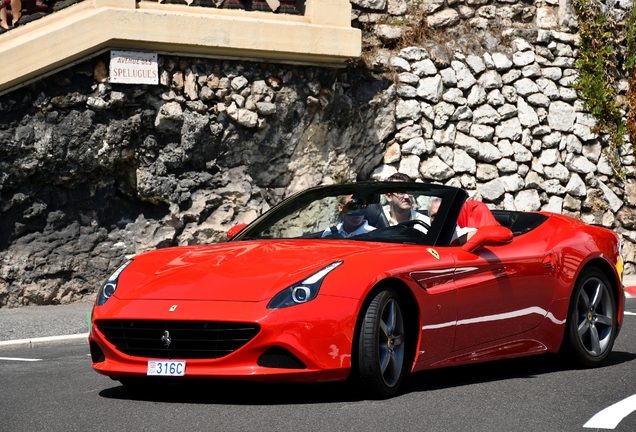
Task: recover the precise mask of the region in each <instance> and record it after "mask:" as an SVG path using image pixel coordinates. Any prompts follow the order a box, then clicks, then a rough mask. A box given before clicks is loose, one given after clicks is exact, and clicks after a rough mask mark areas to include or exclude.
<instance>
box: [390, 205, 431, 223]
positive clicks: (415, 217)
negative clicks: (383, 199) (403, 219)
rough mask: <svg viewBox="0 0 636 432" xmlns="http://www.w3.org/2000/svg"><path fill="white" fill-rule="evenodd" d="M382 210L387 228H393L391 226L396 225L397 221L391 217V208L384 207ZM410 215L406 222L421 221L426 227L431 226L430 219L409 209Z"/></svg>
mask: <svg viewBox="0 0 636 432" xmlns="http://www.w3.org/2000/svg"><path fill="white" fill-rule="evenodd" d="M382 210H383V211H384V214H385V215H387V216H388V217H387V222H388V223H389V226H393V225H397V224H398V221H397V220H395V218H394V217H393V215H392V214H391V207H390V206H388V205H386V206H384V207H382ZM410 211H411V214H410V215H409V219H408V220H421V221H422V222H424V223H426V224H427V225H430V224H431V219H430V218H429V217H428V216H426V215H423V214H422V213H418V212H416V211H415V210H413V209H411V210H410Z"/></svg>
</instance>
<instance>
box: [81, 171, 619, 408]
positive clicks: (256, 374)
mask: <svg viewBox="0 0 636 432" xmlns="http://www.w3.org/2000/svg"><path fill="white" fill-rule="evenodd" d="M466 199H467V193H466V192H465V191H463V190H461V189H457V188H452V187H448V186H441V185H432V184H423V183H406V182H365V183H355V184H341V185H333V186H324V187H316V188H313V189H309V190H306V191H304V192H301V193H299V194H297V195H295V196H293V197H291V198H289V199H287V200H285V201H283V202H282V203H280V204H279V205H277V206H276V207H274V208H273V209H271V210H270V211H268V212H267V213H265V214H263V215H262V216H261V217H259V218H258V219H257V220H255V221H254V222H253V223H251V224H249V225H247V226H244V225H243V226H237V227H234V228H233V229H231V230H230V232H229V233H228V237H229V241H228V242H226V243H223V244H215V245H196V246H187V247H174V248H167V249H161V250H156V251H153V252H148V253H144V254H141V255H139V256H136V257H135V258H134V259H132V260H130V261H128V262H126V263H125V264H123V265H122V266H121V267H120V268H119V269H117V271H116V272H115V273H114V274H113V275H112V276H110V277H109V278H108V279H107V281H106V282H105V283H104V285H103V286H102V287H101V289H100V290H99V293H98V295H97V300H96V303H95V306H94V308H93V312H92V328H91V333H90V336H89V339H90V350H91V359H92V365H93V368H94V369H95V370H96V371H97V372H99V373H101V374H104V375H107V376H109V377H111V378H113V379H115V380H119V381H121V383H123V384H124V385H127V386H142V387H143V386H145V385H151V384H156V383H158V382H163V381H165V380H169V379H172V380H183V379H188V378H198V379H201V378H210V379H245V380H264V381H278V382H281V381H296V382H324V381H337V380H346V379H350V380H351V381H352V382H353V383H355V384H354V385H356V386H358V387H359V388H360V389H362V390H363V391H364V393H363V394H364V395H365V397H372V398H386V397H390V396H393V395H394V394H395V393H396V392H397V391H398V388H399V386H400V383H401V382H402V380H403V379H404V377H405V376H406V375H407V374H408V373H410V372H415V371H420V370H424V369H431V368H439V367H445V366H453V365H461V364H465V363H472V362H476V361H488V360H497V359H505V358H511V357H519V356H528V355H535V354H543V353H557V352H563V353H566V354H568V355H569V356H570V357H571V358H572V360H573V361H575V362H578V363H579V364H581V365H584V366H588V367H593V366H596V365H599V364H601V363H602V362H603V361H604V360H605V359H606V358H607V356H608V355H609V354H610V351H611V350H612V345H613V343H614V340H615V338H616V336H617V335H618V332H619V330H620V328H621V324H622V321H623V307H624V292H623V285H622V282H621V279H622V259H621V256H620V241H619V237H618V236H617V234H616V233H614V232H613V231H611V230H609V229H606V228H603V227H599V226H591V225H586V224H584V223H582V222H581V221H579V220H576V219H572V218H569V217H565V216H562V215H558V214H551V213H544V212H536V213H524V212H516V211H503V210H493V211H492V212H490V211H489V210H488V209H486V210H485V212H486V213H487V214H482V215H478V217H472V218H471V217H470V215H468V217H467V215H466V214H465V212H467V211H476V210H478V209H479V208H480V206H479V205H470V206H469V205H465V202H466ZM467 209H468V210H467ZM481 211H482V212H483V211H484V209H483V206H482V208H481ZM471 220H472V221H476V222H473V224H474V225H479V226H468V227H463V226H459V225H458V221H471Z"/></svg>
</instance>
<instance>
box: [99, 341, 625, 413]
mask: <svg viewBox="0 0 636 432" xmlns="http://www.w3.org/2000/svg"><path fill="white" fill-rule="evenodd" d="M634 359H636V354H634V353H629V352H621V351H615V352H612V354H611V355H610V356H609V357H608V359H607V362H606V363H605V364H604V365H603V367H611V366H616V365H620V364H622V363H627V362H631V361H633V360H634ZM576 369H577V367H575V366H574V367H573V365H572V364H571V363H569V362H567V361H566V360H564V359H563V358H562V357H560V356H555V355H546V356H536V357H526V358H519V359H512V360H500V361H495V362H488V363H478V364H474V365H466V366H456V367H450V368H444V369H435V370H428V371H423V372H417V373H415V374H412V375H410V376H408V378H407V379H406V380H405V381H404V382H403V383H402V389H401V391H400V394H407V393H412V392H425V391H428V390H439V389H444V388H452V387H460V386H467V385H472V384H478V383H484V382H491V381H503V380H512V379H519V378H533V377H536V376H538V375H543V374H550V373H558V372H562V371H568V370H576ZM400 394H398V396H397V397H399V396H400ZM99 395H100V396H101V397H103V398H107V399H120V400H139V401H148V402H159V403H191V404H215V405H294V404H316V403H342V402H356V401H360V400H364V399H365V396H364V395H363V394H360V392H358V391H357V390H356V389H355V388H353V387H352V386H351V385H348V384H347V383H327V384H271V383H254V382H245V381H212V380H183V381H181V380H173V381H165V380H157V379H154V380H152V381H150V380H148V385H144V386H143V387H135V388H128V387H124V386H122V385H116V386H114V387H111V388H108V389H105V390H102V391H101V392H100V393H99Z"/></svg>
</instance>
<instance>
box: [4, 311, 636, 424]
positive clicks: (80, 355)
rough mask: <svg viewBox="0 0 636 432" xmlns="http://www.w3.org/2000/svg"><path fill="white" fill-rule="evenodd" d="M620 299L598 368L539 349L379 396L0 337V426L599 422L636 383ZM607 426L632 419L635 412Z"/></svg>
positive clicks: (634, 319) (635, 333)
mask: <svg viewBox="0 0 636 432" xmlns="http://www.w3.org/2000/svg"><path fill="white" fill-rule="evenodd" d="M627 306H628V308H627V310H628V314H627V315H626V316H625V325H624V327H623V330H622V332H621V334H620V336H619V338H618V339H617V341H616V345H615V348H614V352H613V353H612V355H611V357H610V358H609V362H608V364H607V365H606V366H604V367H602V368H598V369H592V370H585V369H574V368H571V367H569V365H567V364H564V363H563V362H561V361H559V360H558V358H555V357H552V356H550V357H546V356H541V357H533V358H526V359H517V360H510V361H501V362H494V363H486V364H477V365H470V366H463V367H456V368H449V369H443V370H435V371H426V372H421V373H418V374H414V375H413V376H411V377H410V379H409V381H408V382H407V383H406V385H405V386H404V388H403V391H402V392H401V393H400V394H399V395H398V396H397V397H395V398H393V399H390V400H386V401H368V400H364V399H362V398H360V396H359V395H357V394H355V392H353V391H351V389H350V388H348V387H347V386H345V385H341V384H329V385H267V384H249V383H237V382H197V383H193V384H185V383H184V384H177V385H171V386H169V387H168V388H166V389H163V390H162V391H155V392H152V393H146V394H143V393H135V392H131V391H129V390H128V389H126V388H124V387H122V386H120V385H119V383H117V382H115V381H111V380H110V379H109V378H106V377H103V376H101V375H98V374H97V373H95V372H93V371H92V369H91V367H90V357H89V355H88V346H87V344H86V343H85V342H83V341H79V342H74V343H70V344H68V343H67V344H55V345H48V346H36V347H35V348H25V347H22V346H12V347H0V431H87V430H91V431H110V430H117V431H128V430H130V431H139V430H153V431H154V430H158V431H163V430H170V431H216V430H223V431H228V430H229V431H256V430H258V431H270V430H272V431H298V430H312V431H313V430H321V431H322V430H334V431H335V430H337V431H340V430H355V431H361V430H372V431H376V430H397V431H401V430H418V431H445V432H446V431H493V430H497V431H565V432H569V431H590V430H607V429H601V428H598V427H595V428H592V429H590V428H584V427H583V425H584V424H586V422H588V421H589V420H590V419H591V418H592V417H593V416H594V415H595V414H597V413H598V412H600V411H601V410H603V409H605V408H607V407H609V406H610V405H613V404H615V403H617V402H620V401H621V400H624V399H626V398H628V397H630V396H632V395H634V394H636V367H635V366H636V299H629V300H628V302H627ZM34 360H35V361H34ZM633 409H636V402H631V405H630V407H628V408H627V410H625V409H623V413H622V414H620V413H619V414H613V415H610V420H611V418H612V416H613V418H614V420H616V419H618V417H619V416H620V417H622V416H623V415H625V414H626V413H628V412H631V410H633ZM619 420H620V419H619ZM604 424H605V425H607V424H608V422H607V419H606V420H605V423H604ZM613 430H616V431H630V432H631V431H634V430H636V412H633V413H631V414H629V415H627V416H626V417H624V418H622V420H620V421H619V422H618V425H617V426H616V427H615V428H614V429H613Z"/></svg>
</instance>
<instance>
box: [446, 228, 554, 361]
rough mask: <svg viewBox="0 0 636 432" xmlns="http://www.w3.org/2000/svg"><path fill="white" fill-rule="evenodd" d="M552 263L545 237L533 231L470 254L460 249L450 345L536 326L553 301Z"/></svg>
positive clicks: (472, 343)
mask: <svg viewBox="0 0 636 432" xmlns="http://www.w3.org/2000/svg"><path fill="white" fill-rule="evenodd" d="M458 249H459V248H458ZM551 263H552V260H551V254H550V252H549V251H546V239H541V238H537V237H536V236H531V235H523V236H519V237H515V238H514V240H513V241H512V243H510V244H508V245H505V246H493V247H481V248H479V249H477V250H476V251H474V252H473V253H469V252H466V251H462V250H460V251H459V252H458V253H457V254H456V270H455V271H456V273H455V285H456V289H457V331H456V335H455V345H454V349H455V350H461V349H464V348H468V347H471V346H476V345H480V344H483V343H488V342H492V341H496V340H498V339H502V338H506V337H509V336H513V335H517V334H521V333H524V332H527V331H529V330H531V329H533V328H535V327H536V326H537V325H539V323H540V322H541V321H542V320H543V319H544V318H545V316H546V315H547V313H548V311H549V309H550V304H551V302H552V296H553V288H552V286H553V276H552V275H553V272H554V269H553V268H552V265H551Z"/></svg>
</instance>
